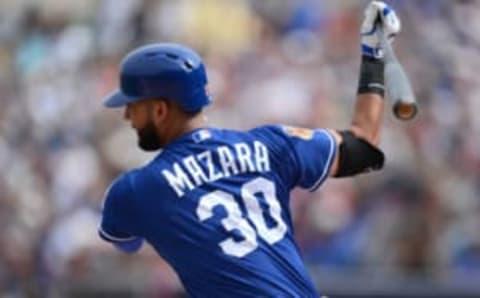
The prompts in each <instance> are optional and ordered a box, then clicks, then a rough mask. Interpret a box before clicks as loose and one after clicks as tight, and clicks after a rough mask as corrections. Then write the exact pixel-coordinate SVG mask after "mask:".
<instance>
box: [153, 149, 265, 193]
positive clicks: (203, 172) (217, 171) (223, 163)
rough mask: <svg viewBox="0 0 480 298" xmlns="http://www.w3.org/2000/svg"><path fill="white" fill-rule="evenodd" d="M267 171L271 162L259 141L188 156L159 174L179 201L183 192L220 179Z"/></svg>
mask: <svg viewBox="0 0 480 298" xmlns="http://www.w3.org/2000/svg"><path fill="white" fill-rule="evenodd" d="M202 165H203V166H202ZM268 171H270V159H269V156H268V150H267V146H265V144H263V143H262V142H260V141H254V142H253V143H252V144H249V143H245V142H241V143H236V144H234V145H233V148H231V147H227V146H218V147H216V148H214V149H213V150H206V151H203V152H201V153H199V154H196V155H188V156H186V157H184V158H183V159H182V160H181V162H175V163H173V165H172V166H171V168H170V169H164V170H162V175H163V176H164V177H165V179H166V180H167V182H168V184H169V185H170V187H171V188H172V189H173V190H174V191H175V193H176V194H177V196H178V197H179V198H181V197H182V196H183V195H184V194H185V192H186V191H191V190H193V189H194V188H196V187H198V186H200V185H202V184H204V183H207V182H213V181H216V180H218V179H220V178H223V177H229V176H231V175H237V174H241V173H246V172H268ZM187 173H188V175H187Z"/></svg>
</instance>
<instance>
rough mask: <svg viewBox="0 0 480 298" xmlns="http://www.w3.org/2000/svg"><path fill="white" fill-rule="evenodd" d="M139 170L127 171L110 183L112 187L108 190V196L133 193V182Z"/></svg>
mask: <svg viewBox="0 0 480 298" xmlns="http://www.w3.org/2000/svg"><path fill="white" fill-rule="evenodd" d="M137 171H138V170H137V169H135V170H130V171H125V172H122V173H120V174H119V175H118V176H117V177H115V179H114V180H113V181H112V182H111V183H110V186H109V187H108V189H107V194H110V195H122V196H125V195H128V194H130V193H131V192H132V191H133V187H132V180H133V178H134V176H135V175H137Z"/></svg>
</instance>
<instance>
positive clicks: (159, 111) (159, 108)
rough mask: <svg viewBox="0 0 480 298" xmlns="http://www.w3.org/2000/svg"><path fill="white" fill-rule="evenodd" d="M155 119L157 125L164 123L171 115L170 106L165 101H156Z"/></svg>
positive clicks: (154, 105) (153, 108)
mask: <svg viewBox="0 0 480 298" xmlns="http://www.w3.org/2000/svg"><path fill="white" fill-rule="evenodd" d="M152 111H153V112H152V114H153V119H154V122H155V123H156V124H160V123H163V122H164V121H165V119H166V118H167V115H168V113H169V106H168V104H167V103H166V101H165V100H155V102H154V103H153V106H152Z"/></svg>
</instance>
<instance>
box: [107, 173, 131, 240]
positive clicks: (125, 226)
mask: <svg viewBox="0 0 480 298" xmlns="http://www.w3.org/2000/svg"><path fill="white" fill-rule="evenodd" d="M128 178H129V177H128V175H127V174H124V175H122V176H120V177H118V178H117V179H116V180H115V181H113V182H112V184H111V185H110V187H109V188H108V189H107V191H106V193H105V199H104V202H103V208H102V221H101V223H100V226H99V228H98V233H99V235H100V237H101V238H102V239H104V240H106V241H108V242H113V243H125V242H132V241H135V240H137V239H138V238H139V237H137V235H135V234H136V233H135V225H134V218H135V216H134V214H133V212H134V210H135V208H134V206H133V200H132V195H133V191H132V186H131V183H130V181H129V179H128Z"/></svg>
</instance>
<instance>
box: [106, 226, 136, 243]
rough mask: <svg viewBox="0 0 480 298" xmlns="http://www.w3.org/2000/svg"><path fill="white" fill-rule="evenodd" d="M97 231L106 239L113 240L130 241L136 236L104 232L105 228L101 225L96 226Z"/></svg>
mask: <svg viewBox="0 0 480 298" xmlns="http://www.w3.org/2000/svg"><path fill="white" fill-rule="evenodd" d="M98 233H100V236H102V237H104V238H105V239H106V240H110V241H113V242H126V241H131V240H134V239H136V238H137V237H135V236H130V237H126V238H121V237H115V236H112V235H110V234H109V233H107V232H105V230H103V229H102V227H98Z"/></svg>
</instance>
